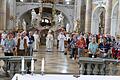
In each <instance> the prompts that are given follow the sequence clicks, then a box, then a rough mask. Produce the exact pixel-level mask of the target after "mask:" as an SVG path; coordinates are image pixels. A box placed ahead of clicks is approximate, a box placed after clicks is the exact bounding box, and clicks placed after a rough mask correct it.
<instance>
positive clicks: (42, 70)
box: [41, 58, 45, 72]
mask: <svg viewBox="0 0 120 80" xmlns="http://www.w3.org/2000/svg"><path fill="white" fill-rule="evenodd" d="M44 64H45V59H44V58H42V65H41V72H44Z"/></svg>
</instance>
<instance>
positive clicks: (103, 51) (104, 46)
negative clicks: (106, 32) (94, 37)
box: [99, 37, 110, 58]
mask: <svg viewBox="0 0 120 80" xmlns="http://www.w3.org/2000/svg"><path fill="white" fill-rule="evenodd" d="M99 50H100V57H102V58H108V57H109V55H110V54H109V53H108V52H109V50H110V44H109V43H107V40H106V37H104V38H103V42H101V43H100V44H99Z"/></svg>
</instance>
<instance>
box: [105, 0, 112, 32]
mask: <svg viewBox="0 0 120 80" xmlns="http://www.w3.org/2000/svg"><path fill="white" fill-rule="evenodd" d="M111 11H112V0H106V13H105V30H104V31H105V32H104V33H105V34H110V28H111Z"/></svg>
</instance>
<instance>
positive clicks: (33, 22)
mask: <svg viewBox="0 0 120 80" xmlns="http://www.w3.org/2000/svg"><path fill="white" fill-rule="evenodd" d="M31 15H32V17H31V24H32V26H34V25H35V21H36V16H37V14H36V12H35V10H34V9H32V12H31Z"/></svg>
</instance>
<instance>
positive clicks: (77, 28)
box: [74, 19, 80, 32]
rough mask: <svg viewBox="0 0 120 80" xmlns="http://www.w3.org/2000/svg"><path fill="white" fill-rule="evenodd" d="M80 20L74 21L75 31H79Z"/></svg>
mask: <svg viewBox="0 0 120 80" xmlns="http://www.w3.org/2000/svg"><path fill="white" fill-rule="evenodd" d="M79 22H80V21H79V20H78V19H77V20H75V21H74V31H77V32H78V31H79V25H80V24H79Z"/></svg>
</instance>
